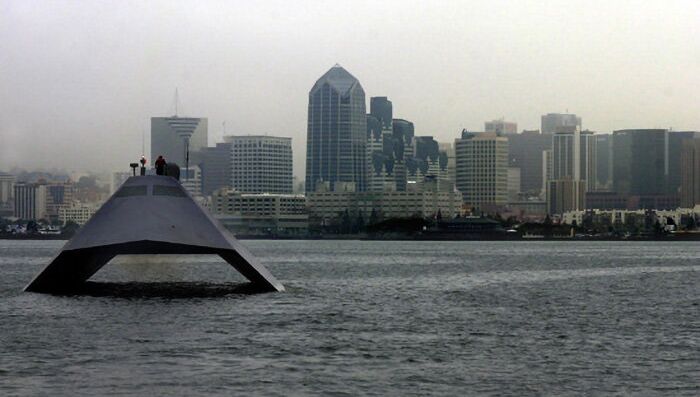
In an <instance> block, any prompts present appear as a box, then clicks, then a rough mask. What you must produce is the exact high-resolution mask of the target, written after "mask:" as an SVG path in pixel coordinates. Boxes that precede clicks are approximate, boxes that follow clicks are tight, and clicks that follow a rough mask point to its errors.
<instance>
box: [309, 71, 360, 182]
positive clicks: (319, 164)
mask: <svg viewBox="0 0 700 397" xmlns="http://www.w3.org/2000/svg"><path fill="white" fill-rule="evenodd" d="M365 109H366V107H365V91H364V90H363V89H362V85H360V82H359V81H358V80H357V79H356V78H355V77H354V76H353V75H351V74H350V73H348V71H347V70H345V69H344V68H342V67H341V66H340V65H335V66H333V67H332V68H331V69H330V70H328V71H327V72H326V73H325V74H324V75H323V76H321V78H319V79H318V81H316V84H314V86H313V88H311V91H310V92H309V113H308V128H307V137H306V191H307V192H313V191H315V190H316V189H317V187H318V186H319V185H321V184H323V185H326V186H327V187H328V188H330V189H331V190H335V189H336V188H338V187H339V186H340V185H341V184H342V185H343V186H344V188H347V187H349V186H353V185H354V188H355V189H356V190H358V191H363V190H365V188H366V180H365V177H366V165H367V164H366V160H365V156H366V153H365V145H366V140H367V137H366V134H367V116H366V111H365Z"/></svg>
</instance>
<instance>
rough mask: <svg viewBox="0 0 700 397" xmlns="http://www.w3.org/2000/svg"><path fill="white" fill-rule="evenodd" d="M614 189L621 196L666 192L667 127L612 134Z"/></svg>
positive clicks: (621, 131) (622, 131) (661, 193)
mask: <svg viewBox="0 0 700 397" xmlns="http://www.w3.org/2000/svg"><path fill="white" fill-rule="evenodd" d="M613 153H614V155H615V159H614V160H613V189H614V191H615V192H617V193H618V194H620V195H623V196H653V195H663V194H664V193H665V191H666V171H665V168H666V130H661V129H646V130H619V131H615V132H614V133H613Z"/></svg>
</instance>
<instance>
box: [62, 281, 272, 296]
mask: <svg viewBox="0 0 700 397" xmlns="http://www.w3.org/2000/svg"><path fill="white" fill-rule="evenodd" d="M264 292H269V291H264V290H261V289H260V288H259V287H256V286H255V285H253V284H252V283H206V282H187V281H182V282H96V281H88V282H86V283H84V284H83V285H81V286H80V287H79V288H77V289H74V290H71V291H70V292H66V293H63V294H61V295H70V296H83V295H84V296H96V297H115V298H165V299H187V298H220V297H228V296H235V295H252V294H259V293H264Z"/></svg>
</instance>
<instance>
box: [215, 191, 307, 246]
mask: <svg viewBox="0 0 700 397" xmlns="http://www.w3.org/2000/svg"><path fill="white" fill-rule="evenodd" d="M211 211H212V213H213V214H214V216H215V217H216V218H217V219H219V221H220V222H221V223H222V224H223V225H224V226H225V227H226V228H227V229H229V230H230V231H231V232H233V233H235V234H239V235H240V234H243V235H305V234H306V233H307V232H308V228H309V215H308V212H307V210H306V198H305V197H304V196H303V195H298V194H271V193H241V192H239V191H237V190H234V189H231V188H222V189H218V190H215V191H214V192H213V193H212V197H211Z"/></svg>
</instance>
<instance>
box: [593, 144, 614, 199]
mask: <svg viewBox="0 0 700 397" xmlns="http://www.w3.org/2000/svg"><path fill="white" fill-rule="evenodd" d="M595 144H596V183H595V190H597V191H611V190H612V163H613V145H612V135H611V134H598V135H596V136H595Z"/></svg>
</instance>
